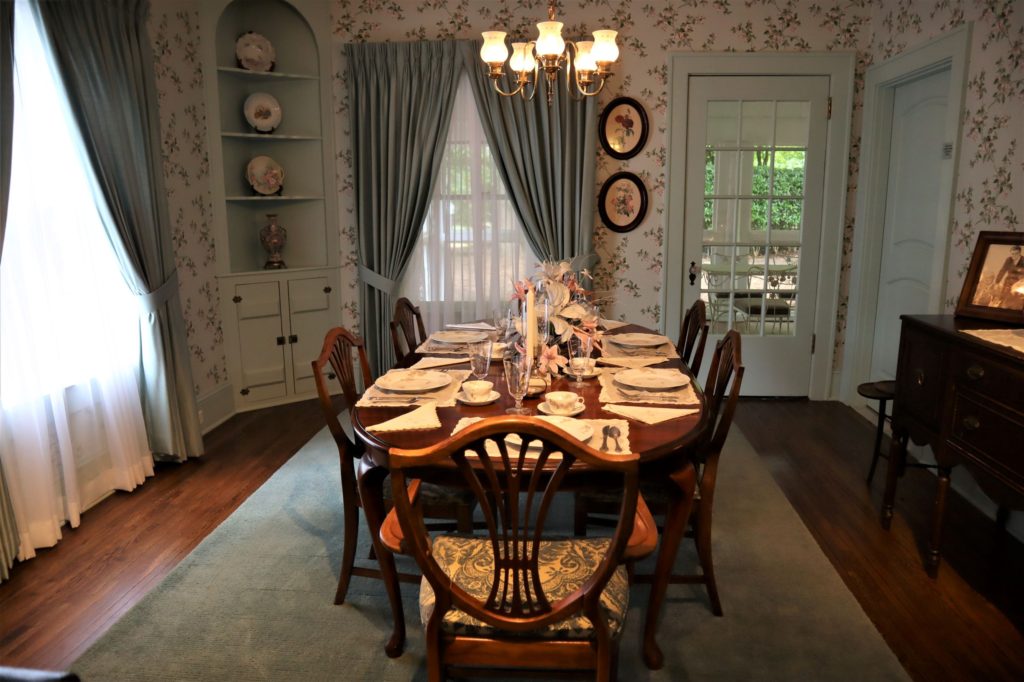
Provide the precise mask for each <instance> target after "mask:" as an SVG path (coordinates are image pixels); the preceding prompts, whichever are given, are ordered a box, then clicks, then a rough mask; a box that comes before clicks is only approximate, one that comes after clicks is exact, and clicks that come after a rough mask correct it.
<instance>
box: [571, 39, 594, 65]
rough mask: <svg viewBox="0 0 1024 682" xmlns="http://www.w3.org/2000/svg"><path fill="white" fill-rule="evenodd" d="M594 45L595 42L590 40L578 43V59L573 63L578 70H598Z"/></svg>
mask: <svg viewBox="0 0 1024 682" xmlns="http://www.w3.org/2000/svg"><path fill="white" fill-rule="evenodd" d="M593 47H594V43H592V42H591V41H589V40H582V41H580V42H578V43H576V59H574V60H573V62H572V63H573V66H575V67H576V70H577V71H597V61H595V60H594V55H593V53H592V52H591V50H592V49H593Z"/></svg>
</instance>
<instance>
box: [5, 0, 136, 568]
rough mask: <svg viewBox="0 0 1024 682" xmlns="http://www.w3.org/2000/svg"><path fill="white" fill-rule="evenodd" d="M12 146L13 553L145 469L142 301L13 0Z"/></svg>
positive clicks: (49, 541)
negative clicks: (107, 228) (128, 280)
mask: <svg viewBox="0 0 1024 682" xmlns="http://www.w3.org/2000/svg"><path fill="white" fill-rule="evenodd" d="M15 11H16V14H17V16H16V22H15V27H16V28H15V38H14V53H15V82H14V89H15V94H14V145H13V149H12V164H11V165H12V177H11V188H10V190H11V191H10V203H9V207H8V215H7V232H6V238H5V240H4V251H3V260H2V261H0V457H2V460H3V466H4V471H5V473H6V474H7V483H8V487H9V489H10V493H11V500H12V503H13V507H14V514H15V519H16V521H17V526H18V531H19V535H20V538H19V539H20V547H19V551H18V556H19V558H20V559H27V558H31V557H32V556H34V555H35V549H36V548H38V547H48V546H52V545H54V544H56V542H57V541H58V540H59V539H60V537H61V531H60V528H61V526H62V525H63V524H64V523H65V522H69V523H70V524H71V526H72V527H75V526H77V525H78V523H79V520H80V519H79V517H80V514H81V512H82V511H84V510H85V509H87V508H88V507H89V506H90V505H92V504H94V503H95V502H97V501H99V500H100V499H102V498H103V497H105V496H106V495H107V494H109V493H110V492H111V491H113V490H131V489H132V488H134V487H135V486H136V485H138V484H140V483H142V482H143V480H144V479H145V477H146V476H149V475H152V473H153V459H152V455H151V453H150V452H149V449H148V446H147V438H146V432H145V425H144V421H143V417H142V407H141V402H140V398H139V385H138V379H137V376H136V372H137V367H138V362H139V327H138V314H139V309H138V303H137V301H136V298H135V296H133V295H132V293H131V292H130V291H129V289H128V286H127V285H126V283H125V281H124V278H123V277H122V276H121V274H120V267H119V265H118V262H117V260H116V258H115V256H114V253H113V251H112V249H111V245H110V243H109V241H108V240H107V237H106V234H105V232H104V230H103V225H102V222H101V216H100V214H99V211H100V210H104V209H103V208H102V206H103V204H102V202H101V201H97V199H96V197H97V196H98V194H96V187H95V184H94V181H93V179H92V178H91V177H90V176H89V174H88V172H87V170H86V169H87V168H88V165H87V159H86V157H85V156H84V149H83V147H82V143H81V139H80V138H79V137H78V134H77V129H76V128H75V127H74V123H73V118H72V117H71V114H70V111H69V109H68V106H67V102H66V100H65V98H64V95H63V93H62V90H61V88H60V84H59V80H58V79H57V77H56V75H55V74H56V71H55V70H54V68H53V64H52V63H51V62H50V54H49V50H48V48H47V46H46V43H45V40H44V39H43V37H42V35H43V34H42V32H41V27H40V24H39V22H38V17H37V16H36V14H35V11H34V9H33V8H32V7H30V6H29V4H28V3H26V2H18V3H17V4H16V10H15Z"/></svg>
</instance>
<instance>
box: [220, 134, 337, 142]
mask: <svg viewBox="0 0 1024 682" xmlns="http://www.w3.org/2000/svg"><path fill="white" fill-rule="evenodd" d="M221 137H234V138H238V139H243V140H259V141H260V142H279V141H282V140H319V139H320V136H319V135H278V134H276V133H221Z"/></svg>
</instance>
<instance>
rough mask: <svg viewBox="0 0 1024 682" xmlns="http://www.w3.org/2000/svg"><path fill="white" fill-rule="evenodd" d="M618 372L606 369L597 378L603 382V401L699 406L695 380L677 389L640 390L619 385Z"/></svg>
mask: <svg viewBox="0 0 1024 682" xmlns="http://www.w3.org/2000/svg"><path fill="white" fill-rule="evenodd" d="M615 374H616V372H614V371H611V370H610V369H609V371H606V372H605V373H604V374H602V375H601V376H599V377H598V378H597V380H598V381H600V382H601V395H599V396H598V397H597V399H598V400H600V401H601V402H602V403H654V404H657V405H679V406H685V407H697V406H699V405H700V400H698V399H697V393H696V391H694V390H693V381H692V380H691V381H690V383H688V384H686V386H683V387H682V388H680V389H678V390H675V391H640V390H633V389H631V388H623V387H622V386H617V385H616V384H615V383H614V381H613V379H614V377H615Z"/></svg>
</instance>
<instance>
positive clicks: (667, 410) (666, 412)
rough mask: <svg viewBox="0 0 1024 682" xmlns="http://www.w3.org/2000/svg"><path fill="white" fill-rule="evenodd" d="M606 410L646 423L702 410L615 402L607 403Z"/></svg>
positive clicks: (685, 415)
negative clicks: (640, 405)
mask: <svg viewBox="0 0 1024 682" xmlns="http://www.w3.org/2000/svg"><path fill="white" fill-rule="evenodd" d="M604 411H605V412H611V413H613V414H617V415H620V416H622V417H628V418H630V419H634V420H636V421H638V422H643V423H644V424H660V423H661V422H665V421H668V420H669V419H678V418H679V417H687V416H689V415H691V414H697V413H698V412H700V410H699V409H697V408H696V407H694V408H687V409H677V408H672V407H637V406H635V405H615V404H608V405H605V406H604Z"/></svg>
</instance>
